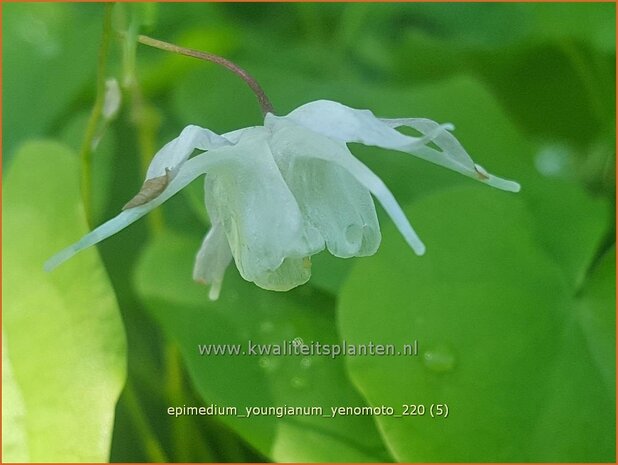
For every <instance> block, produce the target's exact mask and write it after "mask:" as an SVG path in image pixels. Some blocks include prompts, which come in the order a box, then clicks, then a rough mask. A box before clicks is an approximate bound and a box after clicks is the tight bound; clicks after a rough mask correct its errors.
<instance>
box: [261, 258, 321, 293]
mask: <svg viewBox="0 0 618 465" xmlns="http://www.w3.org/2000/svg"><path fill="white" fill-rule="evenodd" d="M309 278H311V258H310V257H303V258H289V257H288V258H286V259H284V260H283V262H282V263H281V265H280V266H279V267H278V268H277V269H275V270H273V271H270V270H269V271H264V272H263V273H262V274H261V275H259V276H256V277H255V280H254V281H253V282H254V283H255V284H257V285H258V286H260V287H261V288H262V289H267V290H269V291H289V290H290V289H293V288H295V287H296V286H300V285H301V284H305V283H306V282H307V281H309Z"/></svg>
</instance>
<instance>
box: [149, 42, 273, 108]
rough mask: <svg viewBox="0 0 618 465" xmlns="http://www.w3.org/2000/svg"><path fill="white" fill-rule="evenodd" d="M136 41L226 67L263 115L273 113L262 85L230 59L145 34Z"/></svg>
mask: <svg viewBox="0 0 618 465" xmlns="http://www.w3.org/2000/svg"><path fill="white" fill-rule="evenodd" d="M137 41H138V42H139V43H141V44H144V45H149V46H150V47H154V48H158V49H160V50H165V51H167V52H172V53H178V54H179V55H185V56H188V57H193V58H198V59H200V60H205V61H210V62H212V63H216V64H218V65H220V66H223V67H224V68H227V69H228V70H230V71H231V72H233V73H234V74H236V75H237V76H239V77H240V78H241V79H242V80H243V81H245V82H246V83H247V85H248V86H249V87H250V88H251V90H252V91H253V93H254V94H255V95H256V97H257V99H258V102H259V104H260V108H261V109H262V113H263V114H264V115H266V114H267V113H274V110H273V106H272V104H271V103H270V100H268V97H266V94H265V93H264V89H262V87H261V86H260V85H259V84H258V82H257V81H256V80H255V78H254V77H252V76H251V75H250V74H249V73H248V72H247V71H245V70H244V69H242V68H241V67H240V66H238V65H237V64H235V63H232V62H231V61H230V60H228V59H226V58H223V57H220V56H218V55H214V54H212V53H208V52H200V51H199V50H193V49H191V48H185V47H179V46H178V45H174V44H170V43H168V42H163V41H161V40H157V39H153V38H152V37H148V36H145V35H139V36H137Z"/></svg>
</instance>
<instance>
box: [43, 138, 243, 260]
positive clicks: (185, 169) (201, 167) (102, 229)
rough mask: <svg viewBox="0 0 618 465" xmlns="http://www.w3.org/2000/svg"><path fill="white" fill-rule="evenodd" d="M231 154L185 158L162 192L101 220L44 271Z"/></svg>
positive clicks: (221, 151) (124, 224) (217, 152)
mask: <svg viewBox="0 0 618 465" xmlns="http://www.w3.org/2000/svg"><path fill="white" fill-rule="evenodd" d="M233 155H234V153H233V152H230V150H229V149H228V148H223V149H219V150H213V151H211V152H208V153H206V154H203V155H199V156H197V157H195V158H192V159H191V160H189V161H187V162H186V163H184V164H183V165H182V166H181V167H180V170H179V171H178V174H177V175H176V177H175V178H174V179H172V181H171V182H170V183H169V184H168V185H167V187H166V188H165V189H164V190H163V192H162V193H161V195H159V196H158V197H156V198H154V199H152V200H150V201H149V202H146V203H144V204H143V205H140V206H137V207H135V208H130V209H128V210H124V211H123V212H122V213H120V214H119V215H118V216H116V217H114V218H112V219H111V220H109V221H107V222H105V223H103V224H102V225H101V226H99V227H97V228H96V229H94V230H93V231H91V232H89V233H88V234H86V235H85V236H84V237H82V238H81V239H80V240H79V241H77V242H76V243H75V244H73V245H71V246H69V247H67V248H66V249H64V250H61V251H60V252H58V253H57V254H56V255H54V256H53V257H52V258H50V259H49V260H48V261H47V262H46V263H45V266H44V268H45V270H46V271H51V270H53V269H54V268H56V267H57V266H58V265H60V264H62V263H63V262H65V261H66V260H68V259H69V258H71V257H72V256H73V255H75V254H76V253H78V252H79V251H81V250H83V249H85V248H87V247H90V246H92V245H95V244H97V243H98V242H101V241H102V240H104V239H107V238H108V237H110V236H112V235H113V234H116V233H117V232H118V231H120V230H122V229H124V228H126V227H127V226H129V225H130V224H132V223H134V222H135V221H137V220H138V219H140V218H141V217H142V216H144V215H145V214H146V213H148V212H149V211H150V210H152V209H154V208H156V207H158V206H159V205H161V204H162V203H163V202H165V201H166V200H167V199H169V198H170V197H172V196H173V195H174V194H176V193H177V192H178V191H179V190H181V189H182V188H184V187H185V186H187V185H188V184H189V183H190V182H191V181H193V180H194V179H195V178H197V177H198V176H200V175H201V174H204V173H206V172H207V171H208V170H210V169H211V168H213V167H216V166H219V165H225V164H227V163H229V162H230V159H232V158H234V156H233Z"/></svg>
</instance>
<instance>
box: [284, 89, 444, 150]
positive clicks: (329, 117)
mask: <svg viewBox="0 0 618 465" xmlns="http://www.w3.org/2000/svg"><path fill="white" fill-rule="evenodd" d="M286 118H287V119H289V120H292V121H294V122H295V123H297V124H300V125H301V126H304V127H306V128H308V129H311V130H312V131H315V132H318V133H320V134H324V135H325V136H328V137H330V138H331V139H335V140H339V141H343V142H359V143H361V144H365V145H375V146H378V147H383V148H387V149H395V150H400V149H401V148H402V147H405V148H408V149H413V148H414V147H422V146H423V145H425V144H426V143H427V142H430V141H431V139H432V138H433V137H434V136H435V135H437V134H438V132H439V131H440V130H443V129H448V128H451V127H452V125H450V124H445V125H437V128H436V131H435V134H434V133H429V134H423V136H421V137H412V136H407V135H405V134H402V133H400V132H399V131H396V130H395V129H393V128H391V127H390V126H389V125H387V124H384V123H383V122H382V121H381V120H380V119H379V118H377V117H376V116H375V115H374V114H373V113H372V112H371V111H370V110H357V109H355V108H350V107H347V106H345V105H342V104H341V103H339V102H333V101H331V100H316V101H315V102H310V103H307V104H305V105H302V106H300V107H298V108H297V109H296V110H294V111H292V112H291V113H290V114H289V115H287V116H286Z"/></svg>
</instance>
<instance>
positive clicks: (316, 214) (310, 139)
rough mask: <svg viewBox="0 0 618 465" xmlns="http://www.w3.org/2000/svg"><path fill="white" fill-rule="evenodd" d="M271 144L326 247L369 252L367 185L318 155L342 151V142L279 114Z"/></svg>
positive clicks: (374, 228)
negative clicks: (292, 121) (285, 119)
mask: <svg viewBox="0 0 618 465" xmlns="http://www.w3.org/2000/svg"><path fill="white" fill-rule="evenodd" d="M286 126H287V127H288V129H287V130H283V131H282V130H280V129H281V128H284V127H286ZM271 148H272V151H273V155H274V156H275V160H276V162H277V165H278V166H279V169H280V170H281V174H282V175H283V177H284V179H285V181H286V183H287V184H288V186H289V188H290V190H291V191H292V193H293V194H294V197H295V198H296V201H297V202H298V205H299V207H300V209H301V211H302V213H303V215H304V216H305V218H306V219H307V221H309V223H310V224H311V225H312V226H314V227H315V228H316V229H317V230H319V231H320V233H321V234H322V236H323V237H324V239H325V241H326V246H327V248H328V250H329V251H330V252H331V253H332V254H333V255H335V256H337V257H342V258H348V257H355V256H356V257H359V256H368V255H373V254H374V253H375V252H376V250H377V249H378V247H379V245H380V240H381V235H380V225H379V223H378V217H377V215H376V210H375V206H374V204H373V199H372V198H371V194H370V192H369V190H368V189H367V188H366V187H364V186H363V185H361V184H360V183H359V182H358V181H357V180H356V178H354V177H353V176H352V175H351V174H350V173H349V172H348V171H347V170H346V169H344V168H342V167H341V166H338V165H336V164H333V163H330V162H329V161H326V160H324V159H323V158H320V157H319V154H320V153H321V154H322V155H323V156H327V157H328V156H336V155H337V153H339V152H341V151H344V152H348V150H347V148H346V147H345V145H343V144H341V143H338V142H335V141H333V140H331V139H329V138H327V137H324V136H321V135H319V134H316V133H314V132H313V131H309V130H307V129H305V128H303V127H301V126H297V125H294V127H291V126H290V124H289V123H288V122H285V121H284V120H280V122H279V124H278V125H277V127H276V128H275V130H274V131H273V137H272V140H271ZM343 156H345V154H344V155H343Z"/></svg>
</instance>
